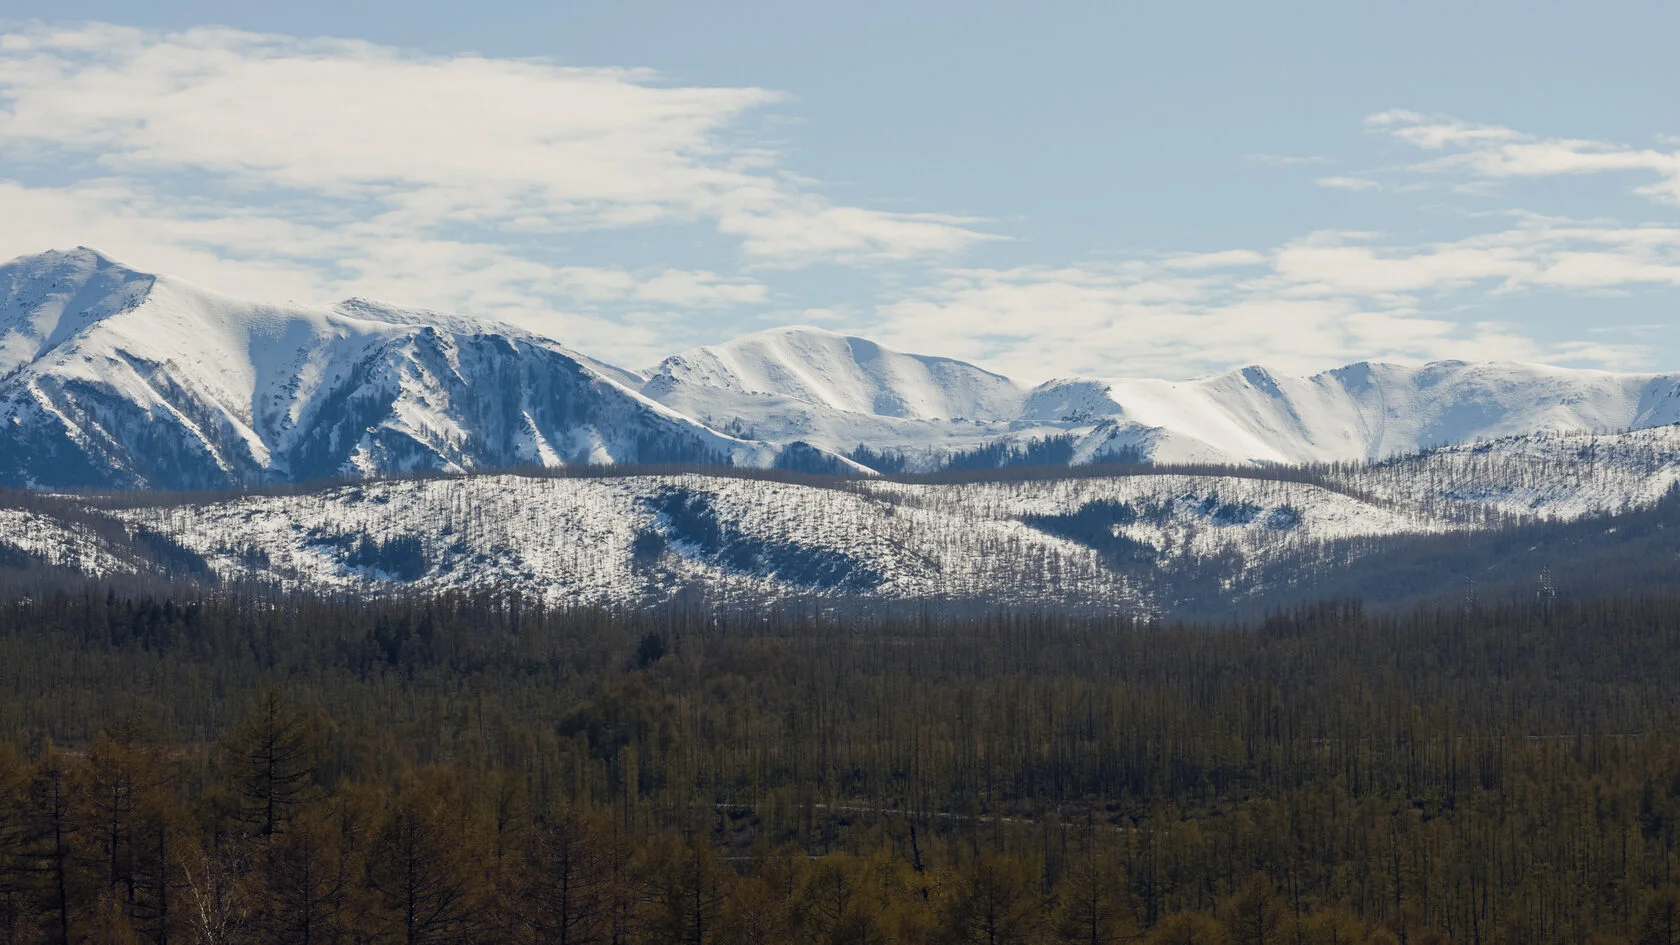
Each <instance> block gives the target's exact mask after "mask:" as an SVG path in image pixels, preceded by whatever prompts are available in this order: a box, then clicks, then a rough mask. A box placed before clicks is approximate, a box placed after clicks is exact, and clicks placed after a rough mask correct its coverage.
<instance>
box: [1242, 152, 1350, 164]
mask: <svg viewBox="0 0 1680 945" xmlns="http://www.w3.org/2000/svg"><path fill="white" fill-rule="evenodd" d="M1243 160H1245V161H1247V162H1248V163H1250V164H1259V165H1262V166H1264V167H1299V166H1302V165H1312V164H1329V163H1330V159H1329V158H1327V157H1321V156H1319V155H1317V154H1250V155H1247V156H1245V157H1244V158H1243Z"/></svg>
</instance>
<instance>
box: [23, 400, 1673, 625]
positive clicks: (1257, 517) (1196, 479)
mask: <svg viewBox="0 0 1680 945" xmlns="http://www.w3.org/2000/svg"><path fill="white" fill-rule="evenodd" d="M1677 485H1680V427H1663V428H1658V429H1651V430H1642V431H1634V432H1629V433H1623V434H1611V435H1588V434H1530V435H1524V436H1515V437H1507V438H1503V439H1500V440H1493V441H1488V442H1486V443H1482V444H1478V445H1475V446H1464V447H1448V448H1443V449H1440V450H1435V451H1431V452H1428V453H1425V454H1422V455H1418V456H1412V457H1405V458H1400V459H1395V460H1392V461H1387V462H1383V463H1377V464H1368V463H1349V464H1343V465H1339V466H1335V467H1331V468H1314V469H1301V468H1282V467H1280V468H1263V469H1254V470H1249V471H1245V472H1239V471H1232V472H1229V473H1220V474H1209V475H1191V474H1183V473H1178V474H1153V473H1141V472H1140V473H1138V474H1134V475H1082V474H1076V473H1070V474H1065V475H1060V476H1050V477H1046V476H1044V475H1043V474H1034V475H1032V476H1029V477H1025V478H1013V479H1012V478H1007V477H999V478H995V479H993V480H991V481H976V482H962V483H945V484H937V483H930V482H904V481H894V480H888V479H854V480H826V481H815V482H813V481H801V480H800V479H798V478H797V477H795V478H789V477H786V476H783V475H779V474H770V473H765V474H757V473H754V474H746V473H740V472H737V473H733V474H727V475H725V474H717V475H709V474H685V475H622V476H616V475H590V476H573V477H559V478H556V477H552V476H530V475H506V474H504V475H480V476H459V477H446V478H426V479H389V480H375V481H369V482H364V483H358V484H352V485H345V486H337V487H332V488H325V489H319V490H314V491H308V492H300V493H295V494H251V495H244V496H236V497H232V498H208V499H203V500H195V499H192V498H191V497H171V496H158V497H153V498H147V497H145V496H144V495H137V496H135V497H132V498H129V499H124V500H115V499H99V500H84V499H76V498H74V497H59V498H51V499H48V498H37V499H35V500H34V502H33V504H30V503H27V502H26V503H24V504H23V505H19V506H17V507H16V508H10V509H8V508H6V507H5V501H7V500H6V499H5V496H4V495H0V567H5V566H8V565H7V562H8V561H10V560H12V559H14V558H19V557H20V556H22V557H26V558H28V559H30V560H35V561H45V562H49V563H57V564H61V565H64V566H66V567H71V568H75V569H78V570H82V571H85V572H88V573H111V572H114V571H125V570H137V569H143V568H144V567H145V563H144V559H146V557H147V556H148V555H150V556H152V557H154V558H155V557H157V556H158V555H159V554H162V555H164V556H165V557H166V558H167V560H166V561H165V562H164V566H165V568H166V569H168V568H171V567H178V566H179V565H180V562H183V561H185V562H189V563H190V564H191V567H192V568H194V569H196V570H197V571H204V570H208V571H209V572H211V573H215V574H219V575H221V576H222V577H224V578H229V579H247V578H250V579H257V580H264V581H277V582H279V583H281V584H283V585H285V586H288V587H292V588H297V589H305V590H318V591H345V590H356V591H358V592H375V593H377V592H387V591H399V590H419V591H442V590H456V589H462V590H492V589H493V590H497V591H508V590H518V591H520V592H521V593H523V594H526V595H529V596H532V597H537V598H542V599H545V600H548V601H550V602H553V603H555V604H568V605H572V604H588V605H640V604H650V603H657V602H661V601H666V600H670V599H672V598H674V597H678V596H681V595H684V594H693V593H699V594H703V595H705V596H706V597H708V598H710V599H713V600H723V601H760V600H766V599H769V600H778V599H779V600H786V599H793V598H805V597H817V598H828V599H846V600H865V601H879V602H904V601H922V602H945V603H949V602H953V601H954V602H963V601H968V602H975V603H990V604H1003V603H1015V604H1029V605H1033V604H1056V605H1070V606H1079V607H1097V608H1113V609H1121V610H1129V611H1139V610H1141V611H1153V612H1167V611H1170V610H1172V609H1173V608H1175V607H1177V606H1180V605H1183V604H1186V603H1189V604H1192V605H1194V606H1196V607H1198V608H1201V610H1202V611H1203V612H1207V610H1208V609H1209V608H1215V609H1217V607H1218V606H1220V602H1221V601H1228V602H1230V603H1232V604H1240V603H1241V602H1243V601H1258V600H1263V599H1273V600H1275V599H1277V597H1276V595H1278V594H1280V593H1287V592H1292V591H1291V589H1293V588H1300V587H1307V586H1309V585H1311V584H1312V583H1313V582H1314V581H1316V580H1318V579H1319V578H1326V579H1333V578H1334V575H1336V574H1337V573H1351V572H1346V571H1345V569H1348V568H1351V567H1353V566H1354V565H1356V564H1358V563H1359V562H1360V561H1364V560H1368V559H1371V558H1372V556H1381V555H1382V554H1383V553H1384V549H1385V548H1391V547H1393V548H1407V547H1414V546H1408V545H1407V544H1406V543H1407V542H1413V543H1416V542H1428V541H1431V540H1434V539H1435V536H1452V538H1453V541H1452V542H1451V543H1449V544H1448V545H1447V546H1445V548H1446V550H1445V551H1443V550H1442V546H1432V547H1434V550H1433V551H1429V552H1427V554H1430V555H1436V556H1439V555H1440V554H1443V553H1457V552H1456V551H1455V549H1460V548H1465V547H1468V546H1469V544H1470V543H1472V542H1474V541H1476V540H1479V536H1489V537H1495V536H1497V535H1499V534H1502V532H1501V529H1505V528H1508V527H1510V526H1513V525H1523V526H1526V527H1551V526H1550V525H1546V524H1545V523H1580V524H1581V525H1582V526H1583V527H1586V526H1591V527H1590V528H1589V529H1588V530H1589V531H1590V532H1592V534H1593V535H1599V537H1600V538H1604V539H1605V540H1608V538H1607V537H1606V536H1613V535H1614V533H1615V528H1614V527H1609V528H1608V529H1607V528H1606V526H1604V525H1592V520H1589V518H1588V517H1589V516H1595V515H1607V514H1618V513H1632V514H1636V515H1637V514H1643V512H1642V511H1641V510H1651V509H1653V508H1657V507H1658V506H1659V503H1660V502H1662V500H1664V499H1665V498H1667V497H1669V496H1671V495H1672V491H1673V490H1674V489H1675V488H1676V486H1677ZM16 495H24V496H27V495H28V494H25V493H19V494H14V499H13V500H10V501H15V496H16ZM1668 504H1669V505H1672V503H1668ZM55 510H57V511H56V513H55ZM1653 528H1654V531H1653ZM1593 529H1596V531H1592V530H1593ZM1645 533H1646V534H1647V535H1655V536H1657V537H1656V538H1651V539H1650V541H1653V542H1656V544H1655V545H1652V546H1651V547H1650V548H1647V549H1646V551H1645V552H1641V553H1642V554H1647V555H1648V554H1649V553H1650V552H1651V551H1652V550H1653V549H1654V550H1655V551H1656V552H1657V558H1656V559H1652V561H1651V562H1647V566H1646V568H1645V570H1646V571H1650V569H1651V568H1652V567H1659V566H1662V567H1666V566H1668V565H1663V564H1662V562H1663V561H1667V562H1669V563H1670V564H1672V563H1673V562H1674V561H1675V560H1676V555H1675V553H1674V549H1673V548H1672V547H1670V546H1671V545H1672V543H1673V541H1680V529H1669V530H1668V531H1667V532H1665V531H1663V525H1662V524H1661V523H1660V522H1659V523H1657V524H1655V525H1654V526H1651V525H1649V524H1647V526H1646V527H1645ZM1670 533H1672V534H1674V535H1676V536H1677V537H1676V538H1675V539H1673V540H1672V541H1670V542H1669V544H1668V545H1663V544H1662V540H1661V536H1663V535H1667V534H1670ZM1588 537H1591V536H1590V535H1589V536H1588ZM1578 539H1580V535H1576V536H1574V537H1572V538H1570V539H1569V541H1570V542H1575V543H1577V544H1578ZM1534 544H1535V542H1531V541H1528V540H1526V539H1525V540H1524V541H1523V542H1522V546H1523V547H1524V548H1528V550H1529V551H1530V552H1533V551H1534V548H1533V547H1530V546H1531V545H1534ZM1659 546H1660V547H1659ZM1570 547H1576V545H1575V544H1572V545H1570ZM147 549H150V550H147ZM1601 550H1602V549H1601ZM1565 553H1574V552H1568V551H1567V549H1566V551H1565ZM1609 553H1610V554H1611V555H1612V556H1613V554H1614V548H1610V549H1609ZM1403 554H1406V555H1412V556H1413V557H1409V558H1406V559H1405V560H1406V561H1407V562H1408V565H1407V566H1408V569H1409V570H1408V573H1409V574H1413V575H1415V574H1417V572H1418V565H1417V559H1416V557H1415V555H1416V554H1417V552H1415V551H1408V552H1403ZM1546 554H1548V555H1549V554H1551V553H1550V552H1547V553H1546ZM1657 559H1661V560H1657ZM1537 560H1538V559H1537ZM1547 560H1548V561H1549V560H1550V559H1549V558H1548V559H1547ZM1561 561H1562V559H1560V562H1559V563H1560V564H1561ZM170 562H174V564H173V565H172V564H171V563H170ZM14 566H15V565H14ZM1659 570H1660V567H1659ZM1425 573H1426V575H1427V574H1430V573H1432V574H1433V577H1432V578H1429V579H1428V580H1421V579H1420V581H1419V586H1422V587H1425V588H1427V587H1429V586H1431V585H1429V583H1428V581H1429V580H1434V581H1435V583H1436V584H1440V583H1443V582H1444V583H1445V584H1447V585H1454V584H1456V583H1457V582H1461V581H1462V580H1463V578H1464V576H1465V574H1464V573H1463V572H1462V571H1460V570H1458V569H1457V565H1443V566H1442V569H1441V570H1440V571H1439V572H1438V573H1436V572H1427V569H1426V572H1425ZM1665 573H1666V572H1665ZM1378 574H1379V577H1380V570H1379V572H1378ZM1326 576H1328V577H1326ZM1659 576H1661V575H1659ZM1673 576H1680V574H1675V575H1673ZM1664 579H1665V580H1666V578H1664ZM1327 586H1336V585H1334V582H1333V580H1332V581H1331V584H1330V585H1327ZM1384 586H1385V587H1386V586H1387V585H1384ZM1356 590H1357V589H1356ZM1268 594H1270V595H1274V596H1273V597H1271V598H1267V596H1266V595H1268Z"/></svg>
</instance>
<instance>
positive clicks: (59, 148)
mask: <svg viewBox="0 0 1680 945" xmlns="http://www.w3.org/2000/svg"><path fill="white" fill-rule="evenodd" d="M1465 7H1474V9H1464V8H1465ZM0 16H4V17H5V18H6V20H5V25H4V37H3V38H0V215H3V217H4V219H5V220H6V223H5V224H4V225H3V226H0V255H3V256H11V255H17V254H21V253H25V252H35V251H39V250H41V249H45V248H48V247H51V246H66V245H73V244H77V243H82V244H87V245H93V246H96V247H99V248H101V249H104V250H105V251H107V252H110V253H112V254H113V255H116V256H118V257H120V258H124V259H127V260H129V261H131V262H133V263H135V264H137V265H140V266H143V267H147V268H153V269H160V270H164V271H169V272H174V273H178V274H180V275H184V276H187V277H188V278H192V279H195V280H197V281H200V282H204V283H206V284H209V285H211V286H213V287H217V288H220V289H223V290H225V291H229V292H233V293H235V294H241V295H248V296H254V297H258V298H276V299H278V298H292V299H297V300H300V301H304V300H307V301H325V300H329V299H332V298H338V297H342V296H346V295H371V296H376V297H379V298H384V299H388V300H391V301H395V302H401V303H408V304H415V305H423V306H430V307H436V308H446V309H455V310H463V311H468V312H471V313H474V314H480V315H484V316H487V317H495V318H501V319H506V320H509V321H514V322H517V323H519V324H523V325H526V326H528V327H531V328H535V329H537V330H540V331H544V332H545V333H548V334H551V335H554V336H555V337H558V338H560V339H562V340H564V341H566V342H568V343H571V344H573V345H574V346H576V347H578V348H580V349H581V350H584V351H586V352H588V353H591V354H595V355H598V356H601V357H605V358H608V359H610V360H615V361H618V362H620V363H626V364H629V365H632V366H642V365H645V364H647V363H650V362H652V361H654V360H657V358H658V357H659V356H661V355H663V354H665V353H668V352H670V351H672V350H676V349H678V348H682V347H686V346H690V345H694V344H702V343H710V342H716V341H721V340H724V339H727V338H729V337H732V336H734V335H737V334H741V333H744V332H747V331H752V330H757V329H760V328H765V327H771V326H774V325H779V324H794V323H805V324H817V325H822V326H824V327H829V328H833V329H835V330H842V331H851V332H857V333H861V334H866V335H869V336H871V337H875V338H877V339H879V340H882V341H884V342H886V343H888V344H892V345H894V346H897V347H900V348H905V349H908V350H914V351H922V352H929V353H940V354H950V355H953V356H958V357H964V358H967V359H970V360H975V361H977V362H979V363H982V364H985V365H987V366H989V367H993V368H995V369H998V370H1002V371H1005V372H1007V373H1010V374H1012V375H1016V376H1019V377H1021V378H1022V379H1024V380H1040V379H1043V378H1045V377H1049V376H1055V375H1067V374H1095V375H1119V374H1146V375H1158V376H1171V377H1187V376H1194V375H1198V374H1204V373H1208V372H1210V371H1216V370H1221V369H1224V368H1227V367H1231V366H1236V365H1240V364H1246V363H1253V362H1259V363H1265V364H1267V365H1270V366H1273V367H1277V368H1281V369H1285V370H1295V371H1309V370H1318V369H1323V368H1328V367H1332V366H1335V365H1337V364H1341V363H1344V362H1347V361H1352V360H1359V359H1362V358H1384V359H1390V360H1402V361H1414V362H1415V361H1422V360H1428V359H1433V358H1442V357H1462V358H1514V359H1520V360H1534V361H1547V362H1554V363H1561V364H1570V365H1577V366H1589V367H1606V368H1615V369H1675V368H1680V343H1676V342H1675V341H1674V340H1673V335H1674V332H1673V331H1672V328H1673V327H1674V323H1675V317H1674V316H1675V311H1676V307H1675V303H1676V298H1677V297H1680V291H1677V290H1680V219H1677V215H1680V214H1677V207H1680V137H1675V136H1680V101H1677V100H1676V99H1675V98H1674V96H1673V95H1672V90H1673V89H1674V88H1677V87H1680V57H1675V56H1673V55H1672V49H1671V39H1672V37H1673V36H1674V35H1676V33H1677V27H1680V8H1676V7H1674V6H1673V5H1670V4H1656V3H1649V4H1616V3H1601V4H1597V5H1593V6H1592V7H1591V8H1590V9H1589V8H1588V7H1587V6H1586V5H1581V4H1569V5H1564V4H1553V5H1537V4H1532V3H1528V4H1518V3H1480V4H1474V5H1467V4H1431V3H1409V4H1389V5H1383V7H1382V8H1379V5H1376V4H1347V3H1296V4H1280V5H1256V4H1237V3H1209V4H1196V5H1191V4H1157V5H1148V6H1145V5H1140V4H1118V3H1103V4H1098V3H1089V4H1083V3H1061V4H1056V3H1052V4H1032V5H1028V4H976V3H943V2H939V3H930V2H923V3H895V4H888V3H852V4H845V5H841V4H827V5H816V4H785V3H782V4H772V3H750V4H749V3H737V4H678V3H654V2H635V0H632V2H620V3H611V4H608V3H600V4H588V5H582V4H512V3H496V2H481V3H474V4H459V3H432V2H425V3H404V4H396V3H361V4H345V3H323V2H313V0H306V2H292V3H287V4H262V5H257V4H228V3H189V2H168V0H162V2H152V3H133V2H130V3H120V4H119V3H107V2H76V0H56V2H51V3H47V2H42V0H9V2H8V4H7V5H6V7H5V8H4V9H3V10H0Z"/></svg>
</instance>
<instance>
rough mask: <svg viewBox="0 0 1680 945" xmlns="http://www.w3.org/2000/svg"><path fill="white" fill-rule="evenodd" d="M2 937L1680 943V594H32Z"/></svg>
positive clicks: (11, 739)
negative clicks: (565, 605) (854, 605)
mask: <svg viewBox="0 0 1680 945" xmlns="http://www.w3.org/2000/svg"><path fill="white" fill-rule="evenodd" d="M11 590H12V593H11V594H9V595H8V599H9V601H10V602H9V603H8V604H6V605H5V607H4V608H0V742H4V743H5V745H6V747H4V748H0V941H4V942H8V943H13V942H16V943H23V942H65V941H74V942H158V943H162V942H217V943H222V942H227V943H236V942H252V943H258V942H260V943H267V942H403V943H416V942H439V943H441V942H451V943H476V942H485V943H490V942H566V943H583V942H603V943H605V942H616V943H644V942H645V943H667V942H690V943H695V945H704V943H708V942H716V943H720V945H721V943H734V942H763V943H772V942H777V943H781V942H785V943H795V942H798V943H818V942H833V943H839V942H905V943H924V942H925V943H943V942H985V943H993V945H996V943H1005V942H1015V943H1023V945H1025V943H1049V942H1080V943H1104V942H1124V941H1143V942H1151V943H1183V945H1190V943H1242V945H1249V943H1255V945H1261V943H1278V945H1283V943H1297V945H1305V943H1313V945H1318V943H1323V945H1330V943H1388V942H1466V943H1545V942H1570V943H1589V942H1590V943H1595V945H1611V943H1618V942H1622V943H1630V945H1632V943H1640V945H1645V943H1670V942H1674V941H1676V935H1675V933H1676V931H1680V877H1676V876H1675V866H1676V863H1675V860H1676V853H1677V851H1676V840H1677V836H1676V834H1677V831H1680V685H1677V683H1680V600H1676V599H1674V598H1671V597H1622V598H1609V599H1603V600H1598V601H1590V602H1588V601H1575V602H1571V601H1568V600H1555V599H1550V598H1546V599H1541V600H1538V601H1535V602H1533V603H1527V604H1521V605H1511V604H1491V603H1489V604H1476V603H1475V602H1473V601H1468V600H1467V601H1466V602H1465V603H1464V605H1463V606H1455V607H1451V608H1445V609H1439V610H1418V611H1413V612H1408V613H1404V614H1376V613H1368V612H1366V611H1365V610H1363V609H1362V608H1360V607H1358V606H1354V605H1323V606H1316V607H1305V608H1300V609H1297V610H1293V611H1290V612H1287V613H1278V614H1276V615H1274V616H1273V617H1272V618H1270V619H1267V620H1265V621H1263V622H1260V623H1258V624H1256V625H1254V626H1251V627H1247V628H1242V629H1232V628H1223V629H1218V628H1209V627H1197V626H1162V625H1157V624H1150V623H1134V622H1131V621H1127V620H1120V619H1101V620H1096V619H1092V620H1075V619H1070V618H1067V617H1062V616H1056V615H1052V614H1039V615H1025V614H1005V613H998V614H994V615H992V616H989V617H985V618H975V619H954V618H943V619H942V618H941V617H939V616H938V615H937V614H934V613H931V612H929V613H923V614H913V615H907V616H905V617H904V618H902V619H892V620H865V619H857V618H854V619H848V620H846V621H837V620H830V619H824V618H822V617H821V616H820V615H806V614H798V613H786V612H778V613H768V614H767V613H763V612H759V613H756V614H753V615H746V614H737V615H732V616H731V615H720V614H718V613H715V612H708V613H704V614H702V613H690V612H686V611H669V612H664V613H644V614H640V615H612V614H607V613H603V612H589V611H552V610H544V609H543V608H541V607H538V606H535V605H533V604H530V603H528V602H522V601H520V600H518V599H511V598H489V597H470V596H446V597H437V598H431V599H415V600H394V601H384V602H366V601H362V602H349V601H344V602H332V601H323V600H319V599H310V598H302V597H298V598H289V597H277V596H272V595H270V594H266V593H261V594H259V593H251V594H245V593H241V592H234V591H231V590H224V591H223V592H220V593H217V594H214V595H206V596H199V595H198V594H197V593H196V592H192V591H177V592H176V593H173V594H171V593H169V592H168V591H167V590H166V589H163V588H150V589H148V588H144V587H137V588H124V589H123V590H122V591H121V592H118V591H117V590H114V589H111V588H107V587H94V586H87V587H78V586H69V585H62V586H60V587H58V588H57V589H54V588H52V587H48V586H44V585H43V586H38V587H34V588H21V587H13V588H12V589H11Z"/></svg>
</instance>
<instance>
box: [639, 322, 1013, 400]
mask: <svg viewBox="0 0 1680 945" xmlns="http://www.w3.org/2000/svg"><path fill="white" fill-rule="evenodd" d="M650 374H651V377H650V379H649V384H650V387H649V388H648V390H649V392H650V394H652V395H654V396H658V397H660V399H661V400H666V402H670V400H668V399H667V398H672V399H686V398H685V391H686V392H689V393H688V394H687V395H686V397H692V393H691V392H693V391H696V390H701V389H704V390H708V391H716V392H720V393H723V394H733V395H742V394H745V395H754V396H768V397H782V398H790V399H793V400H797V401H801V402H803V403H805V404H810V405H815V406H818V407H823V408H827V409H830V410H838V411H845V412H848V413H858V414H867V415H872V416H878V417H892V418H899V419H912V420H936V419H938V420H950V419H956V418H964V419H971V420H1000V419H1006V418H1009V417H1013V416H1015V415H1016V414H1018V413H1019V412H1020V409H1021V404H1022V401H1023V396H1024V395H1023V393H1022V392H1021V390H1020V388H1019V387H1017V386H1016V385H1015V383H1014V382H1013V381H1011V380H1009V379H1008V378H1006V377H1003V376H1002V375H999V374H993V373H992V372H990V371H987V370H984V369H982V368H978V367H975V366H974V365H972V364H967V363H965V362H962V361H956V360H953V359H950V358H939V357H929V356H926V355H914V354H905V353H903V352H899V351H894V350H892V349H891V348H887V347H884V346H882V345H880V344H877V343H876V342H873V341H870V340H868V339H866V338H858V337H855V336H850V335H843V334H839V333H836V332H832V331H828V330H826V329H821V328H809V327H793V328H776V329H771V330H769V331H761V332H757V333H755V334H751V335H747V336H745V337H742V338H737V339H735V340H734V341H730V342H728V343H725V344H721V345H713V346H708V347H703V348H696V349H693V350H691V351H686V352H683V353H682V354H678V355H673V356H672V357H669V358H666V359H665V360H664V361H663V362H661V363H660V365H659V367H658V368H656V369H654V370H653V371H652V372H650Z"/></svg>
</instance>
